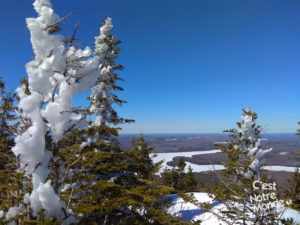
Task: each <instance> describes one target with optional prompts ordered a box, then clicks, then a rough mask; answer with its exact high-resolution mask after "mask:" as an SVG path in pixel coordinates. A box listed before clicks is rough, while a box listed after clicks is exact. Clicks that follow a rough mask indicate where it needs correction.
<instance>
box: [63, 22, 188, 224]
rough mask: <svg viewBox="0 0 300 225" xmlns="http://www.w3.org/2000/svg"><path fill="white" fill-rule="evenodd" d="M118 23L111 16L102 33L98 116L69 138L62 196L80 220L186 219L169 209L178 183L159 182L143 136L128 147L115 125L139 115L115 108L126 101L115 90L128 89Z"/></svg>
mask: <svg viewBox="0 0 300 225" xmlns="http://www.w3.org/2000/svg"><path fill="white" fill-rule="evenodd" d="M112 27H113V26H112V22H111V19H110V18H107V19H106V20H104V23H103V24H102V27H101V28H100V34H99V35H98V36H97V37H96V43H95V53H96V54H98V55H99V57H100V58H101V65H100V69H101V72H100V74H99V77H98V79H97V81H96V85H95V86H94V88H93V89H92V94H91V96H90V97H89V99H90V101H91V106H90V108H89V112H90V115H95V116H96V118H95V120H94V121H90V123H89V125H88V126H87V127H86V128H85V129H82V130H76V131H74V132H73V134H70V135H69V136H68V137H67V138H66V139H65V140H64V144H63V145H64V146H65V148H64V151H63V152H64V156H63V157H64V159H65V161H66V165H68V167H69V171H72V174H71V176H69V178H67V179H66V180H68V181H69V184H68V185H66V186H65V187H66V188H65V191H64V193H63V195H62V198H63V199H66V201H67V199H69V204H68V207H70V208H72V209H73V210H74V212H75V213H76V215H77V221H78V222H79V223H80V224H185V223H183V222H181V221H180V220H179V219H178V218H174V217H172V216H171V215H169V214H167V213H165V211H164V210H165V208H166V204H165V203H164V202H165V201H164V200H163V199H166V198H165V195H167V194H169V193H171V191H172V188H170V187H166V186H161V185H157V184H156V183H155V182H154V180H155V179H154V177H155V175H154V174H155V172H156V171H157V170H158V168H157V165H153V162H152V160H151V159H150V157H149V152H150V151H151V149H150V148H148V147H147V145H146V143H145V142H144V139H143V137H140V138H138V139H137V140H133V149H132V150H130V151H122V150H121V148H120V144H119V142H118V140H117V136H118V128H116V127H113V126H116V125H118V124H120V123H129V122H133V120H129V119H124V118H122V117H119V116H118V114H117V112H116V111H115V110H114V109H113V104H114V103H115V104H118V105H121V104H122V103H124V102H125V101H123V100H120V99H119V98H118V97H117V95H116V94H114V93H113V91H115V90H122V88H121V87H119V86H117V85H116V82H117V81H118V80H121V79H120V78H119V77H118V75H117V74H116V72H115V70H119V69H122V68H123V67H122V66H121V65H116V64H115V59H116V57H117V55H118V53H119V51H120V49H119V47H118V44H119V43H120V42H119V41H117V40H116V38H115V37H114V36H113V35H112ZM150 178H152V180H150Z"/></svg>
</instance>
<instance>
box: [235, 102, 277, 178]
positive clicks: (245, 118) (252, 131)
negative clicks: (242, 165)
mask: <svg viewBox="0 0 300 225" xmlns="http://www.w3.org/2000/svg"><path fill="white" fill-rule="evenodd" d="M256 119H257V115H256V113H252V112H251V109H250V108H249V107H248V108H247V109H246V110H245V111H244V113H243V115H242V117H241V120H242V123H241V126H240V129H239V130H238V135H239V139H240V141H241V143H242V145H241V146H240V148H242V149H245V150H246V151H247V155H248V157H250V159H251V160H252V162H251V164H250V166H249V170H248V172H247V173H246V174H245V176H246V177H252V176H253V175H254V174H256V175H257V176H258V180H260V179H261V175H260V170H261V168H262V165H263V163H264V155H265V154H266V153H268V152H270V151H272V148H269V149H262V148H261V145H260V142H261V135H262V128H261V126H259V125H257V124H256V122H255V120H256Z"/></svg>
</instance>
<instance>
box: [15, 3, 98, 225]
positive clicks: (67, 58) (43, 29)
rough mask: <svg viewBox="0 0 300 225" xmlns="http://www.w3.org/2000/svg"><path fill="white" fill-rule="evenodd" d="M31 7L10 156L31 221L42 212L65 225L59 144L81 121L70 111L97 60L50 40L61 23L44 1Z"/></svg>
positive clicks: (89, 80)
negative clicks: (27, 57)
mask: <svg viewBox="0 0 300 225" xmlns="http://www.w3.org/2000/svg"><path fill="white" fill-rule="evenodd" d="M33 5H34V9H35V10H36V12H37V13H38V17H36V18H27V19H26V23H27V27H28V29H29V31H30V35H31V43H32V47H33V51H34V59H33V60H32V61H31V62H29V63H27V64H26V71H27V74H28V82H23V84H22V85H21V86H20V87H19V88H18V89H17V92H18V98H19V100H20V101H19V105H18V108H19V111H20V119H21V121H22V124H21V125H20V127H19V133H18V135H17V136H16V138H15V146H14V147H13V148H12V151H13V152H14V154H15V155H16V156H18V157H19V158H20V169H24V171H25V174H26V176H27V177H28V178H30V179H31V183H32V191H30V192H29V193H28V195H29V197H28V202H29V205H30V208H31V210H32V215H31V217H40V209H41V208H42V209H43V210H44V212H43V215H44V216H45V218H48V217H53V218H55V219H62V220H64V224H69V223H70V222H71V221H72V220H73V219H72V216H71V214H72V212H70V211H68V210H66V204H65V203H64V202H63V201H61V200H60V197H59V195H60V192H61V187H62V183H61V179H62V172H61V170H62V166H63V164H62V162H61V161H60V150H61V149H60V142H61V140H62V139H63V138H64V137H65V135H66V134H68V133H69V132H71V131H72V130H73V129H74V128H75V127H76V126H77V125H78V124H79V123H80V122H81V121H82V120H83V119H84V118H85V115H84V113H82V112H78V110H77V111H74V110H73V108H72V100H73V97H74V96H75V95H76V94H78V93H80V92H83V91H87V90H88V89H89V88H90V87H91V86H92V85H93V83H94V82H95V80H96V78H97V74H98V67H99V57H98V56H92V53H93V52H92V50H91V49H90V48H89V47H86V48H85V49H83V50H82V49H76V48H75V47H74V46H73V45H72V42H73V40H74V37H73V39H72V38H71V39H67V40H64V38H63V36H62V35H60V34H56V33H57V32H59V31H60V30H61V29H60V28H59V24H60V23H61V22H62V21H63V20H64V19H65V18H62V19H61V18H59V17H58V15H56V14H55V13H54V11H53V9H52V6H51V3H50V1H49V0H36V1H35V2H34V4H33ZM46 137H47V138H46ZM24 201H25V199H24ZM16 213H19V212H16ZM29 214H30V213H29ZM29 214H28V215H29Z"/></svg>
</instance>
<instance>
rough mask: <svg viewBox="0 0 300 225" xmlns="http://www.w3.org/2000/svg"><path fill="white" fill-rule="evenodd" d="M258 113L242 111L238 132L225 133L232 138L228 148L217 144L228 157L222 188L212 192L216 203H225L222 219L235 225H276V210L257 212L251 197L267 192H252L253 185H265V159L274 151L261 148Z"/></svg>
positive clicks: (216, 188)
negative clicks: (263, 183)
mask: <svg viewBox="0 0 300 225" xmlns="http://www.w3.org/2000/svg"><path fill="white" fill-rule="evenodd" d="M256 119H257V114H256V113H254V112H252V111H251V109H250V108H247V109H246V110H243V115H242V117H241V122H238V123H237V126H238V129H231V130H226V131H225V132H228V133H230V135H229V136H230V137H231V138H233V139H232V141H231V142H230V143H229V144H228V145H219V144H218V145H216V146H217V148H219V149H220V150H222V152H224V153H225V154H226V156H227V157H228V160H227V161H225V162H223V163H222V164H223V165H224V167H225V169H224V170H223V171H222V172H221V175H220V176H219V180H220V182H221V185H218V186H215V187H214V188H211V189H210V193H211V194H213V195H212V197H213V198H214V200H216V201H220V202H222V203H224V204H225V206H226V208H225V209H223V210H222V212H221V213H222V214H221V215H222V216H221V218H222V219H223V220H224V221H227V222H229V223H232V222H233V223H234V224H277V223H278V222H279V217H278V213H277V212H276V208H274V207H271V208H270V209H267V210H254V205H255V202H253V199H252V200H251V197H253V196H255V195H259V194H262V193H264V191H263V190H262V189H261V187H260V189H258V190H256V189H253V182H254V181H257V182H266V176H263V175H262V166H263V162H264V156H265V154H266V153H268V152H270V151H271V150H272V149H271V148H269V149H263V148H262V147H261V144H260V143H261V135H262V127H261V126H259V125H257V124H256ZM271 201H272V200H271Z"/></svg>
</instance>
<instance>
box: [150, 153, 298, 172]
mask: <svg viewBox="0 0 300 225" xmlns="http://www.w3.org/2000/svg"><path fill="white" fill-rule="evenodd" d="M218 152H221V151H220V150H209V151H193V152H168V153H154V154H151V156H152V157H153V156H154V155H156V157H153V161H154V162H155V163H157V162H159V161H161V160H163V164H162V168H161V171H163V170H164V169H165V168H169V169H171V168H172V167H171V166H169V165H167V162H171V161H172V160H173V158H175V157H189V158H191V157H192V156H193V155H203V154H214V153H218ZM186 164H187V167H186V169H187V168H188V167H189V166H191V167H192V169H193V171H194V172H205V171H211V170H222V169H224V167H223V166H222V165H211V164H207V165H197V164H194V163H190V162H186ZM263 168H264V169H265V170H270V171H286V172H294V171H295V169H296V167H289V166H265V167H263Z"/></svg>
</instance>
